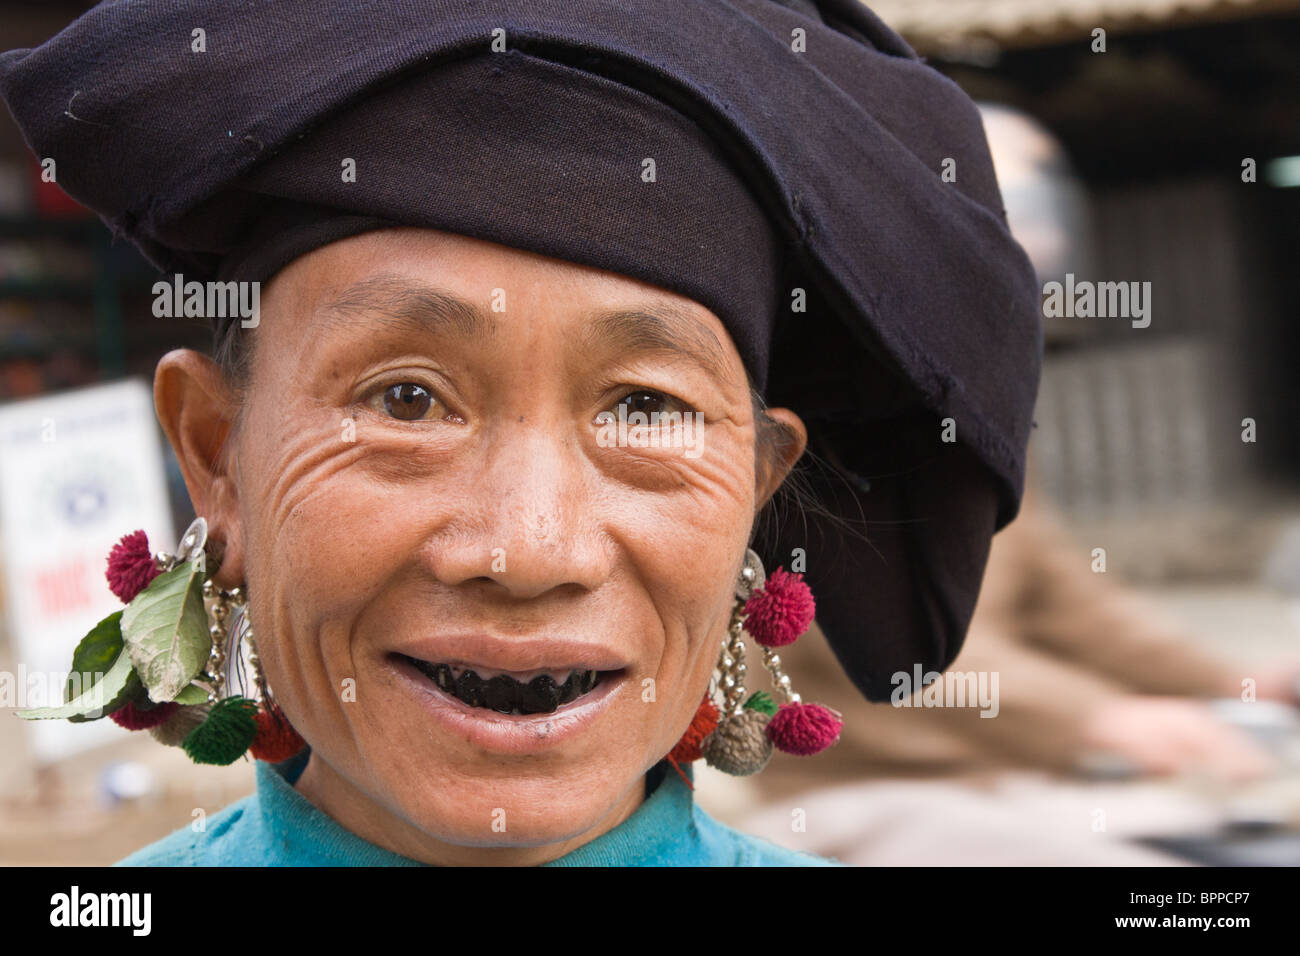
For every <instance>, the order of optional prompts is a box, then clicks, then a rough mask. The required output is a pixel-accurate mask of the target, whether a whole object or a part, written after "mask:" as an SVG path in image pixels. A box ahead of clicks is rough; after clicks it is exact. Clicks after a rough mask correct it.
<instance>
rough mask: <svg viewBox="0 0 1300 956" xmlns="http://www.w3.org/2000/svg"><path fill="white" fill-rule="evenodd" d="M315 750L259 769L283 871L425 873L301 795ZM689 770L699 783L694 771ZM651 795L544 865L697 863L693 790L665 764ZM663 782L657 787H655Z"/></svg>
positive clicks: (265, 818)
mask: <svg viewBox="0 0 1300 956" xmlns="http://www.w3.org/2000/svg"><path fill="white" fill-rule="evenodd" d="M310 756H311V750H310V748H308V749H306V750H304V751H302V753H300V754H298V755H297V756H294V757H291V758H290V759H289V760H286V761H284V762H283V763H279V764H268V763H264V762H263V761H258V762H257V771H256V773H257V802H258V811H259V814H260V823H261V827H262V830H263V834H264V845H265V846H266V847H267V848H268V849H269V850H270V851H271V853H272V855H273V856H274V857H275V859H274V861H273V863H274V865H280V866H422V865H424V864H422V863H420V862H419V861H418V860H413V859H411V858H410V857H405V856H402V855H400V854H397V853H394V852H392V851H391V850H386V849H384V848H383V847H380V846H376V845H375V844H373V843H370V842H368V841H366V840H364V839H362V838H361V837H359V836H357V835H356V834H355V833H353V832H352V831H350V830H348V829H346V828H344V827H343V826H341V825H340V824H339V823H337V822H336V821H335V820H334V819H333V818H332V817H330V816H328V815H327V814H326V813H324V812H323V811H322V810H320V809H319V808H318V807H317V806H316V805H315V804H313V803H312V802H311V801H309V800H308V799H307V798H306V797H304V796H303V795H302V794H300V793H299V792H298V791H297V790H296V789H294V784H295V783H297V781H298V778H299V776H301V774H302V772H303V770H304V769H305V768H306V766H307V760H308V758H309V757H310ZM682 769H683V771H684V772H685V773H686V775H687V776H688V777H690V778H692V779H693V777H694V775H693V773H692V768H691V767H690V765H685V766H684V767H683V768H682ZM646 780H647V783H646V787H647V790H650V789H651V788H652V787H653V792H651V793H649V794H648V796H647V797H646V799H645V801H644V802H643V803H642V804H641V806H639V807H638V808H637V809H636V811H635V812H634V813H633V814H632V815H631V816H630V817H628V818H627V819H626V820H624V821H623V822H622V823H620V824H619V825H618V826H616V827H615V828H614V829H612V830H610V831H608V832H606V833H603V834H601V835H600V836H598V837H596V839H594V840H592V841H590V842H589V843H585V844H583V845H582V846H580V847H578V848H577V849H575V850H572V851H570V852H569V853H567V854H565V855H564V856H562V857H560V858H558V859H556V860H552V861H551V862H550V863H546V864H543V865H544V866H626V865H629V864H632V865H635V864H636V863H638V862H642V861H644V862H656V863H662V862H666V861H669V860H674V859H677V860H681V861H683V862H686V861H687V860H690V859H693V858H694V857H696V856H697V855H698V853H699V851H700V849H701V847H700V838H699V833H698V831H697V829H696V826H695V802H694V799H693V798H692V794H691V790H690V789H689V788H688V787H687V785H686V784H685V783H684V782H683V780H682V779H681V777H679V776H678V775H677V774H676V773H675V772H673V770H672V769H671V767H670V766H669V765H668V764H667V763H666V762H660V763H659V764H658V765H656V766H655V767H654V768H652V769H651V770H650V772H649V773H647V774H646ZM656 780H658V785H657V786H656V785H655V781H656Z"/></svg>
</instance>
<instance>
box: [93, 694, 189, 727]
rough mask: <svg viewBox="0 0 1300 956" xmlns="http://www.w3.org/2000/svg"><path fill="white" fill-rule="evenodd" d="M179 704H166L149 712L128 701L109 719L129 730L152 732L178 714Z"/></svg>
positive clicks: (110, 715)
mask: <svg viewBox="0 0 1300 956" xmlns="http://www.w3.org/2000/svg"><path fill="white" fill-rule="evenodd" d="M178 706H180V705H179V704H173V703H171V702H164V703H161V704H158V705H157V706H156V707H153V708H151V709H149V710H145V709H144V708H143V707H137V706H135V704H132V703H131V702H130V701H127V702H126V703H125V704H123V705H122V706H121V707H119V708H118V709H117V710H115V711H113V712H112V713H111V714H109V715H108V719H109V720H111V721H112V722H113V723H115V724H117V725H118V726H119V727H125V728H126V729H127V730H150V729H152V728H154V727H157V726H158V725H159V724H164V723H166V722H167V718H168V717H170V716H171V715H172V714H174V713H175V712H176V708H177V707H178Z"/></svg>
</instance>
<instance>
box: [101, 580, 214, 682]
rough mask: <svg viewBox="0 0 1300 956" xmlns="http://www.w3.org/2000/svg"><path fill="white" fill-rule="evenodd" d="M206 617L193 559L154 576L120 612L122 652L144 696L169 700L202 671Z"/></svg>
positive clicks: (206, 648) (207, 644)
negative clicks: (130, 662)
mask: <svg viewBox="0 0 1300 956" xmlns="http://www.w3.org/2000/svg"><path fill="white" fill-rule="evenodd" d="M207 620H208V619H207V614H206V613H205V612H204V610H203V569H202V566H201V564H200V563H199V562H197V561H187V562H185V563H184V564H178V565H177V566H176V567H174V568H172V569H171V570H170V571H168V572H166V573H165V574H160V575H159V576H158V577H157V578H155V579H154V580H153V581H152V582H151V583H150V585H149V587H147V588H145V590H143V591H141V592H140V593H139V594H138V595H136V598H135V600H134V601H132V602H131V603H130V604H128V605H127V607H126V610H125V611H123V612H122V638H123V640H124V642H125V645H126V653H127V654H128V655H130V657H131V661H132V662H133V663H134V664H135V669H136V672H137V673H138V674H139V675H140V680H141V681H143V682H144V686H145V690H146V691H147V692H148V694H149V699H150V700H152V701H154V702H155V703H162V702H164V701H170V700H175V699H176V697H177V696H178V695H179V694H180V693H181V691H182V690H184V689H185V687H186V685H187V684H189V682H190V681H192V680H193V679H194V678H195V677H196V676H197V675H198V673H199V671H201V670H203V665H204V664H206V663H207V660H208V653H209V652H210V650H211V648H212V641H211V638H209V636H208V623H207Z"/></svg>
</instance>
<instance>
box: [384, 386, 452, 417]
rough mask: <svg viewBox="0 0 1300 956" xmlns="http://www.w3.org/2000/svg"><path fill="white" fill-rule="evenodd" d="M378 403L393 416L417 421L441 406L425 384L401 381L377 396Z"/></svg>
mask: <svg viewBox="0 0 1300 956" xmlns="http://www.w3.org/2000/svg"><path fill="white" fill-rule="evenodd" d="M376 399H377V402H375V401H372V404H377V405H378V406H379V407H381V408H382V409H383V410H384V411H385V412H387V413H388V414H389V415H391V416H392V417H393V418H396V419H398V420H399V421H404V422H415V421H420V420H421V419H423V418H425V417H426V416H428V414H429V411H430V409H433V408H435V407H439V403H438V400H437V399H436V398H434V397H433V393H432V392H430V391H429V390H428V389H427V388H425V387H424V386H423V385H416V384H415V383H414V382H399V383H398V384H396V385H390V386H388V387H387V388H386V389H384V390H383V391H382V392H380V393H379V394H378V395H377V396H376Z"/></svg>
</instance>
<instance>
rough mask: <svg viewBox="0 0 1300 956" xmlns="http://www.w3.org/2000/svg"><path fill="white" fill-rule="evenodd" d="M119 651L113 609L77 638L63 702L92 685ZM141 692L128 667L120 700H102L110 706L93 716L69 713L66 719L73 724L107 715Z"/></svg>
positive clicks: (116, 615) (118, 613) (116, 614)
mask: <svg viewBox="0 0 1300 956" xmlns="http://www.w3.org/2000/svg"><path fill="white" fill-rule="evenodd" d="M121 653H122V612H121V611H114V612H113V613H112V614H110V615H109V616H108V617H106V618H104V619H103V620H102V621H100V622H99V623H98V624H96V625H95V626H94V627H93V628H91V629H90V633H89V634H87V635H86V636H85V637H83V638H82V639H81V643H80V644H78V645H77V649H76V650H75V651H73V652H72V668H71V670H70V671H69V672H68V682H67V684H66V685H65V686H64V688H63V700H64V702H65V703H67V702H69V701H72V700H74V699H75V698H77V697H78V696H80V695H81V694H83V693H85V692H86V691H88V690H90V689H91V688H92V687H94V686H95V682H96V680H97V678H99V677H100V676H102V675H103V674H105V673H107V672H108V670H109V668H111V667H112V666H113V663H114V662H115V661H116V660H117V659H118V657H119V656H120V655H121ZM143 693H144V688H143V687H141V685H140V678H138V677H137V676H136V674H135V671H134V670H132V671H131V674H130V676H129V677H128V678H127V686H126V687H125V688H124V689H123V693H122V694H121V695H119V696H120V697H121V698H122V700H121V702H114V701H105V703H106V704H109V703H111V704H113V706H111V707H105V708H104V709H103V710H102V711H101V712H100V713H97V714H95V715H94V716H93V717H92V716H87V715H83V714H76V715H74V716H70V717H69V718H68V720H70V721H72V722H73V723H74V724H80V723H84V722H86V721H89V720H98V719H99V718H101V717H106V716H108V714H110V713H112V712H113V711H114V710H116V709H117V708H118V707H120V706H121V704H122V703H125V702H126V701H127V700H130V699H134V698H136V697H139V696H142V695H143Z"/></svg>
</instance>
